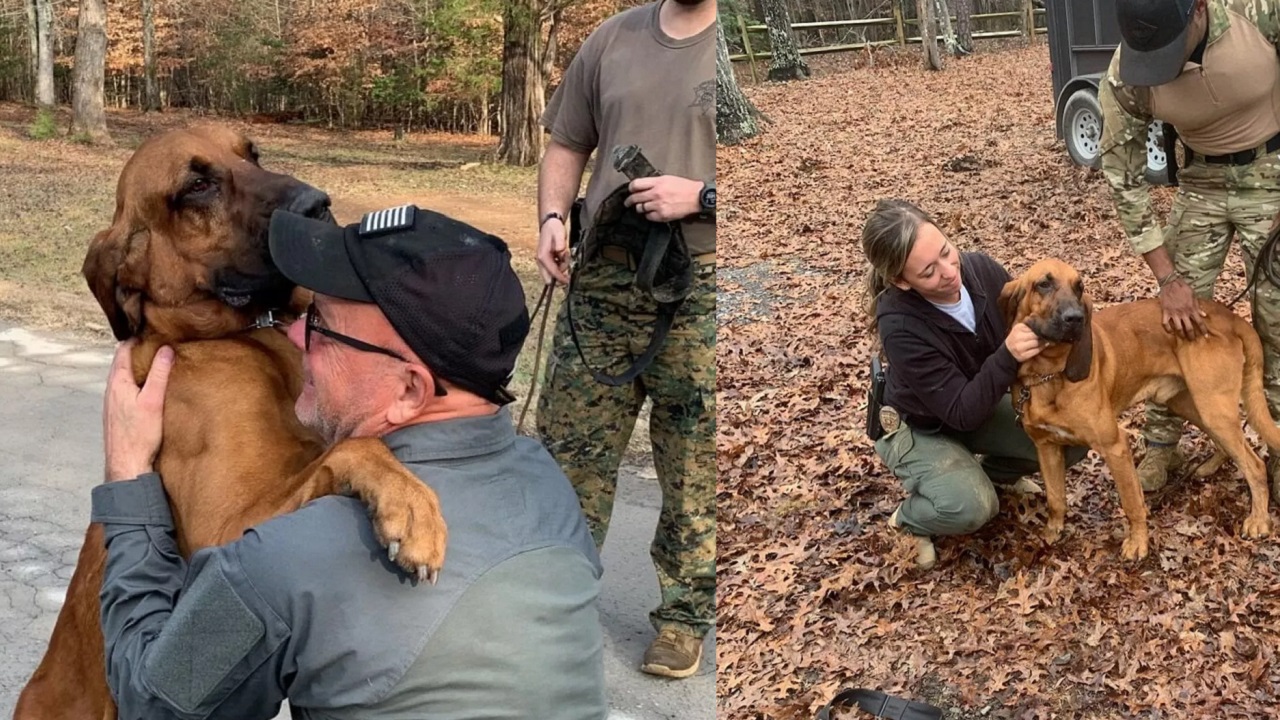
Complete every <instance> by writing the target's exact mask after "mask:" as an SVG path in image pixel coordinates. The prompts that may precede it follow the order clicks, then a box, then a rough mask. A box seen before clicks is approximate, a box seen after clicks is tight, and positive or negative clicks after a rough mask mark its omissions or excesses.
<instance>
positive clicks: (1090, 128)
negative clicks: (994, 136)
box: [1045, 0, 1167, 183]
mask: <svg viewBox="0 0 1280 720" xmlns="http://www.w3.org/2000/svg"><path fill="white" fill-rule="evenodd" d="M1045 8H1046V21H1047V24H1048V29H1049V62H1050V64H1051V65H1052V66H1053V69H1052V74H1053V96H1054V116H1055V117H1056V120H1057V122H1056V126H1057V127H1056V130H1057V136H1058V137H1059V138H1061V139H1062V140H1063V141H1064V142H1065V143H1066V146H1067V154H1068V155H1070V156H1071V160H1072V161H1073V162H1075V163H1076V164H1077V165H1087V166H1089V167H1098V166H1099V156H1100V153H1099V147H1098V146H1099V141H1100V140H1101V139H1102V110H1101V108H1100V107H1099V105H1098V83H1099V82H1101V80H1102V73H1104V72H1106V70H1107V66H1108V65H1110V64H1111V56H1112V55H1113V54H1114V53H1115V50H1116V47H1118V46H1119V45H1120V27H1119V25H1118V23H1117V22H1116V3H1115V0H1048V2H1046V3H1045ZM1161 128H1162V125H1161V123H1160V121H1159V120H1157V121H1155V122H1153V123H1151V125H1150V126H1149V127H1148V128H1147V180H1148V181H1149V182H1152V183H1165V182H1167V175H1166V169H1165V165H1166V161H1165V154H1164V145H1163V143H1162V142H1161V133H1162V129H1161Z"/></svg>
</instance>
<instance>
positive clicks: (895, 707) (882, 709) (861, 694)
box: [817, 688, 942, 720]
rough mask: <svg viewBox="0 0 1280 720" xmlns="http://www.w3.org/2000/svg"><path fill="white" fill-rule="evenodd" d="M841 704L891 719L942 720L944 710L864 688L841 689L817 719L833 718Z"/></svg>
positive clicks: (829, 719) (820, 711)
mask: <svg viewBox="0 0 1280 720" xmlns="http://www.w3.org/2000/svg"><path fill="white" fill-rule="evenodd" d="M841 706H855V707H857V708H858V709H860V710H865V711H867V712H869V713H871V714H872V715H874V716H876V717H878V718H889V719H890V720H942V710H941V709H939V708H936V707H934V706H933V705H930V704H928V703H922V702H914V701H911V700H907V699H906V698H900V697H897V696H895V695H887V694H885V693H882V692H880V691H878V690H866V689H863V688H854V689H852V690H843V691H841V692H840V693H839V694H837V695H836V696H835V697H833V698H831V702H829V703H827V704H826V705H824V706H822V709H821V710H819V711H818V716H817V720H831V711H832V709H834V708H837V707H841Z"/></svg>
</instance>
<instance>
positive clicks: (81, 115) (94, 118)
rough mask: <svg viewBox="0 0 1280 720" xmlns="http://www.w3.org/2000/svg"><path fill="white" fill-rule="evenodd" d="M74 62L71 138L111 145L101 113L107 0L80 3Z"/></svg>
mask: <svg viewBox="0 0 1280 720" xmlns="http://www.w3.org/2000/svg"><path fill="white" fill-rule="evenodd" d="M78 24H79V26H78V27H77V29H76V60H75V63H76V65H75V68H74V70H73V75H74V78H73V80H72V88H71V112H72V117H71V134H72V136H73V137H83V138H86V139H88V140H89V141H90V142H106V143H110V142H111V135H110V134H108V133H107V114H106V111H105V110H104V109H103V106H102V104H103V99H102V95H103V82H104V80H105V76H104V72H105V70H104V66H105V65H106V60H107V8H106V0H80V18H79V22H78Z"/></svg>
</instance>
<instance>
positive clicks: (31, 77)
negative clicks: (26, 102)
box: [22, 0, 40, 90]
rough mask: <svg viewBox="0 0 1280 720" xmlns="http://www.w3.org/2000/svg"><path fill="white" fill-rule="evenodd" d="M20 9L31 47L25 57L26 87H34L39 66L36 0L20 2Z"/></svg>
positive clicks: (38, 25)
mask: <svg viewBox="0 0 1280 720" xmlns="http://www.w3.org/2000/svg"><path fill="white" fill-rule="evenodd" d="M22 9H23V10H26V12H27V41H28V42H29V43H30V45H31V49H30V52H29V53H28V55H27V75H26V80H27V82H28V83H30V84H29V85H27V87H29V88H31V89H32V90H34V89H35V87H36V74H37V73H38V72H39V66H40V24H39V23H38V22H36V0H22Z"/></svg>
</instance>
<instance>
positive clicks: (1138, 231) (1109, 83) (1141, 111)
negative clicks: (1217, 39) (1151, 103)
mask: <svg viewBox="0 0 1280 720" xmlns="http://www.w3.org/2000/svg"><path fill="white" fill-rule="evenodd" d="M1119 59H1120V51H1119V49H1117V50H1116V54H1115V56H1113V57H1112V59H1111V67H1109V68H1107V72H1106V74H1104V75H1103V76H1102V82H1101V83H1100V84H1099V87H1098V102H1099V103H1100V104H1101V106H1102V142H1101V144H1100V147H1099V151H1100V152H1101V154H1102V175H1103V177H1105V178H1106V179H1107V184H1108V185H1110V186H1111V196H1112V198H1113V199H1114V200H1115V203H1116V214H1117V215H1119V216H1120V224H1121V225H1123V226H1124V233H1125V236H1126V237H1127V238H1128V239H1129V244H1130V245H1131V246H1132V247H1133V251H1134V252H1135V253H1136V254H1138V255H1142V254H1145V253H1147V252H1150V251H1152V250H1154V249H1156V248H1158V247H1160V245H1161V244H1162V243H1163V242H1164V236H1163V233H1162V232H1161V229H1160V226H1159V225H1157V224H1156V222H1155V217H1154V215H1153V213H1152V211H1151V189H1150V186H1148V185H1147V180H1146V175H1145V173H1146V169H1147V125H1149V124H1150V122H1151V111H1150V109H1149V107H1148V102H1147V97H1146V93H1143V92H1141V91H1140V89H1139V88H1134V87H1129V86H1127V85H1125V84H1124V83H1122V82H1120V78H1119V77H1118V74H1117V67H1118V65H1119Z"/></svg>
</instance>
